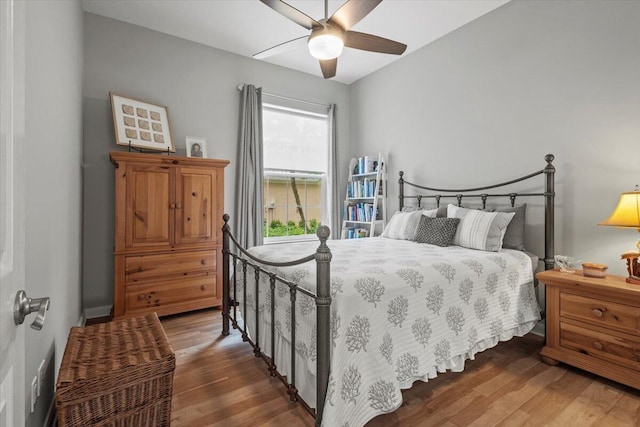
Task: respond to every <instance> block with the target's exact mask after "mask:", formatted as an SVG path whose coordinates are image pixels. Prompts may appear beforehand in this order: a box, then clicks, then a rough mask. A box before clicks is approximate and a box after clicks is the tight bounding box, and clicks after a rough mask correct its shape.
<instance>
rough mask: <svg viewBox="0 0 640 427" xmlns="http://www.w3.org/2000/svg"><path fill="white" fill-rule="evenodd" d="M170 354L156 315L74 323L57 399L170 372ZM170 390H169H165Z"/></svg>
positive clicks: (172, 361) (171, 357)
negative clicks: (81, 325) (76, 325)
mask: <svg viewBox="0 0 640 427" xmlns="http://www.w3.org/2000/svg"><path fill="white" fill-rule="evenodd" d="M174 368H175V355H174V352H173V349H172V348H171V345H170V344H169V341H168V339H167V336H166V334H165V332H164V329H163V328H162V325H161V324H160V321H159V320H158V316H157V315H156V313H151V314H148V315H146V316H144V317H133V318H127V319H122V320H115V321H112V322H109V323H101V324H97V325H91V326H87V327H82V328H81V327H73V328H71V332H70V333H69V340H68V342H67V346H66V349H65V352H64V356H63V358H62V364H61V367H60V373H59V375H58V380H57V382H56V399H57V400H58V401H66V400H73V399H77V398H83V395H84V398H86V393H92V392H95V391H97V390H102V391H105V390H108V389H109V388H117V387H120V388H122V387H126V386H127V384H131V383H134V382H136V381H144V380H148V379H149V378H151V377H155V376H158V375H163V374H166V373H168V372H171V373H173V370H174ZM169 392H170V391H169Z"/></svg>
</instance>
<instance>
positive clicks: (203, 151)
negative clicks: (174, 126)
mask: <svg viewBox="0 0 640 427" xmlns="http://www.w3.org/2000/svg"><path fill="white" fill-rule="evenodd" d="M186 142H187V144H186V148H187V157H204V158H206V157H207V140H206V139H204V138H200V137H196V136H188V137H187V138H186Z"/></svg>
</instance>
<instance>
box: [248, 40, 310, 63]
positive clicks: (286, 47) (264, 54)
mask: <svg viewBox="0 0 640 427" xmlns="http://www.w3.org/2000/svg"><path fill="white" fill-rule="evenodd" d="M308 38H309V36H302V37H298V38H297V39H293V40H289V41H287V42H284V43H280V44H277V45H275V46H271V47H270V48H268V49H265V50H263V51H260V52H258V53H256V54H255V55H253V58H255V59H264V58H268V57H270V56H274V55H278V54H280V53H283V52H288V51H290V50H293V49H297V48H299V47H301V46H306V45H307V39H308Z"/></svg>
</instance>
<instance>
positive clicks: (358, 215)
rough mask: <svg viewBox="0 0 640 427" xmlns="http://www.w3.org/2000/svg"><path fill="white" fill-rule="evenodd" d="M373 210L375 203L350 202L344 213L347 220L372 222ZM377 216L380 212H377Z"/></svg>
mask: <svg viewBox="0 0 640 427" xmlns="http://www.w3.org/2000/svg"><path fill="white" fill-rule="evenodd" d="M373 211H374V206H373V203H354V204H351V203H350V204H348V205H346V206H345V209H344V212H343V214H344V218H345V220H346V221H358V222H371V220H372V219H373V215H374V213H373ZM377 216H378V213H377V212H376V217H377ZM376 219H377V218H376Z"/></svg>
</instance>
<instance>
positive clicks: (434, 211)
mask: <svg viewBox="0 0 640 427" xmlns="http://www.w3.org/2000/svg"><path fill="white" fill-rule="evenodd" d="M436 215H438V209H430V210H428V211H422V216H426V217H429V218H435V217H436Z"/></svg>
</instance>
